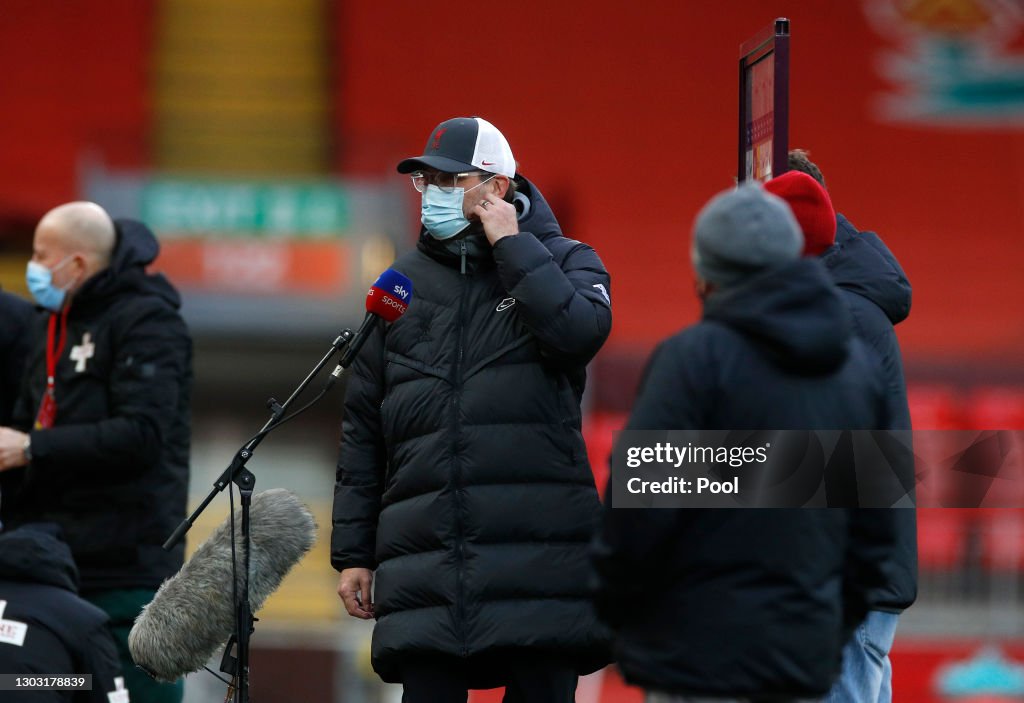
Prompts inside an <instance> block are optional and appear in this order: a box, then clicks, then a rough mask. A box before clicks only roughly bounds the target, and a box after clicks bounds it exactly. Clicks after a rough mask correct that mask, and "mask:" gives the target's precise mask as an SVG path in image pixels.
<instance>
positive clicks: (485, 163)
mask: <svg viewBox="0 0 1024 703" xmlns="http://www.w3.org/2000/svg"><path fill="white" fill-rule="evenodd" d="M480 165H481V166H493V165H494V162H493V161H481V162H480Z"/></svg>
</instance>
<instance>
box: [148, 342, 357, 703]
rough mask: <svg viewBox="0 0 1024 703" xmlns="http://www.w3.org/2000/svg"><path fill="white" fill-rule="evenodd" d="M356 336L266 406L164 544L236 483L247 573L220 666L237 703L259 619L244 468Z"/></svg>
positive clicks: (244, 695) (248, 479) (242, 697)
mask: <svg viewBox="0 0 1024 703" xmlns="http://www.w3.org/2000/svg"><path fill="white" fill-rule="evenodd" d="M354 337H355V333H353V332H352V330H350V329H345V330H342V332H341V334H339V335H338V337H337V338H336V339H335V340H334V342H332V343H331V349H330V351H328V352H327V353H326V354H325V355H324V357H323V358H322V359H320V361H319V362H318V363H317V365H316V366H315V367H314V368H313V370H312V371H311V372H310V373H309V375H307V376H306V378H304V379H303V380H302V382H301V383H300V384H299V385H298V387H297V388H296V389H295V390H294V391H293V392H292V394H291V395H290V396H289V397H288V399H287V400H286V401H284V403H279V402H277V400H276V399H274V398H271V399H270V400H268V401H267V407H268V408H269V409H270V419H269V420H267V422H266V424H265V425H263V428H262V429H261V430H260V431H259V432H258V433H257V434H256V435H255V436H254V437H253V438H252V439H250V440H249V441H248V442H246V443H245V444H244V445H243V446H242V448H241V449H239V450H238V452H236V453H235V456H234V458H233V459H232V460H231V463H230V464H229V465H228V467H227V468H226V469H225V470H224V472H223V473H222V474H221V475H220V477H219V478H218V479H217V481H216V482H215V483H214V484H213V489H212V490H211V491H210V494H209V495H207V496H206V498H205V500H203V502H202V503H200V505H199V507H198V508H196V509H195V511H194V512H193V513H192V514H191V515H189V516H188V517H187V518H185V520H183V521H182V523H181V524H180V525H178V527H177V529H175V530H174V532H173V533H172V534H171V536H170V537H168V538H167V541H166V542H165V543H164V549H165V550H167V551H170V550H171V549H173V548H174V546H175V545H176V544H177V543H178V542H180V541H181V539H182V538H183V537H184V536H185V533H186V532H188V531H189V529H190V528H191V527H192V525H193V523H195V521H196V519H197V518H198V517H199V515H200V514H201V513H202V512H203V511H204V510H205V509H206V507H207V506H208V505H209V504H210V502H211V501H212V500H213V499H214V498H215V497H216V495H217V494H218V493H220V492H221V491H223V490H224V489H225V488H226V487H227V486H228V484H229V483H234V484H235V485H236V486H238V492H239V494H240V495H241V504H242V561H243V564H244V568H245V571H244V573H243V576H242V588H241V598H239V600H238V603H237V606H236V608H237V610H236V622H235V634H234V635H232V636H231V638H230V639H229V640H228V643H227V646H226V647H225V649H224V656H223V658H222V659H221V665H220V670H221V671H223V672H224V673H226V674H229V675H231V676H232V677H233V678H234V682H233V686H234V689H235V701H236V703H248V701H249V638H250V636H251V635H252V633H253V632H254V631H255V629H256V628H255V622H256V619H255V618H254V617H253V613H252V606H251V605H250V603H249V557H250V546H251V545H250V538H249V508H250V506H251V504H252V491H253V487H254V486H255V484H256V477H255V476H254V475H253V473H252V472H251V471H249V470H248V469H247V468H246V467H245V465H246V462H248V461H249V459H251V458H252V455H253V452H254V451H255V449H256V447H257V446H259V443H260V442H262V441H263V438H264V437H266V436H267V434H269V433H270V431H271V430H273V429H275V427H277V425H278V424H280V423H281V421H282V418H284V417H285V415H286V413H287V412H288V408H289V407H291V405H292V403H294V402H295V399H296V398H298V397H299V395H301V394H302V392H303V391H304V390H305V389H306V386H308V385H309V384H310V382H311V381H312V380H313V378H314V377H315V376H316V375H317V374H318V373H320V370H321V369H322V368H323V367H324V366H326V365H327V363H328V362H329V361H330V359H331V357H332V356H334V355H335V354H336V353H337V352H339V351H341V350H342V349H344V348H345V347H348V346H349V344H350V342H351V341H352V339H353V338H354ZM347 351H348V350H347ZM343 356H344V358H343V359H342V361H343V362H344V361H346V360H347V361H348V362H349V363H351V359H352V357H353V356H354V354H344V355H343ZM347 366H348V364H343V365H340V366H339V367H338V368H336V369H335V371H334V374H332V376H331V379H330V380H329V381H328V384H329V385H328V388H329V387H330V385H332V384H333V383H334V382H335V381H336V380H337V378H338V376H339V375H340V372H341V371H340V370H341V368H344V367H347ZM325 390H326V388H325ZM232 517H233V516H232ZM233 529H234V526H232V530H233ZM234 588H235V584H232V589H234ZM232 645H236V652H237V654H236V655H235V656H234V657H232V656H231V648H232Z"/></svg>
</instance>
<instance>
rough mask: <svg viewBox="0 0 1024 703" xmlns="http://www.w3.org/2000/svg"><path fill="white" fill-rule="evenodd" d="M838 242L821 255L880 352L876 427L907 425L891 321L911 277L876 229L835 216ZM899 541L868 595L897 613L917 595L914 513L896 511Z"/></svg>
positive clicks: (898, 317)
mask: <svg viewBox="0 0 1024 703" xmlns="http://www.w3.org/2000/svg"><path fill="white" fill-rule="evenodd" d="M836 224H837V228H836V243H835V245H834V246H833V247H831V248H830V249H828V250H827V251H826V252H825V253H824V254H823V255H822V257H821V258H822V261H823V262H824V264H825V266H826V267H827V268H828V272H829V274H830V275H831V277H832V280H833V281H835V283H836V285H838V286H839V290H840V293H841V294H842V296H843V300H844V302H846V304H847V307H848V309H849V310H850V313H851V317H852V320H853V329H854V333H855V334H856V335H857V337H859V338H860V339H861V340H863V341H864V343H865V344H867V346H868V347H869V348H870V349H872V350H873V351H874V352H875V354H876V355H877V356H878V359H879V360H880V361H881V365H882V378H883V380H884V381H885V385H886V398H887V400H888V404H889V412H888V415H889V424H888V425H887V426H885V427H879V428H877V429H887V430H909V429H911V425H910V407H909V405H908V404H907V384H906V381H905V380H904V377H903V358H902V355H901V354H900V345H899V341H898V340H897V339H896V332H895V330H894V329H893V326H894V325H896V324H899V323H900V322H902V321H903V320H905V319H906V318H907V316H908V315H909V314H910V300H911V289H910V282H909V281H908V280H907V276H906V274H905V273H904V272H903V269H902V267H901V266H900V265H899V262H898V261H897V260H896V257H895V256H893V254H892V252H891V251H889V248H888V247H887V246H886V245H885V244H884V243H883V242H882V240H881V239H879V237H878V235H876V234H875V233H874V232H859V231H858V230H857V228H856V227H854V226H853V225H852V224H851V223H850V221H849V220H847V219H846V218H845V217H843V216H842V215H838V216H837V217H836ZM895 518H896V520H897V524H898V537H899V539H898V542H897V545H896V550H895V552H894V553H893V554H892V555H891V556H890V557H889V558H887V559H886V560H885V562H884V567H885V569H886V571H887V572H888V574H889V577H888V578H887V579H886V583H885V585H884V586H882V587H881V588H879V589H876V590H875V591H874V592H873V593H872V594H871V601H872V607H873V608H875V609H878V610H885V611H890V612H900V611H902V610H903V609H905V608H909V607H910V606H911V604H913V602H914V600H915V599H916V598H917V513H916V511H914V510H911V509H901V510H897V511H896V515H895Z"/></svg>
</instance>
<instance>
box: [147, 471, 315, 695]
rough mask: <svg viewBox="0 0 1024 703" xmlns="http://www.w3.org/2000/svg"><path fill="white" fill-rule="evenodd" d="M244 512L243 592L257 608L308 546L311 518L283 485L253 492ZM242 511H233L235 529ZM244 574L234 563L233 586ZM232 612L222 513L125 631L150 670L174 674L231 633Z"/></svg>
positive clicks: (195, 664) (193, 666) (195, 667)
mask: <svg viewBox="0 0 1024 703" xmlns="http://www.w3.org/2000/svg"><path fill="white" fill-rule="evenodd" d="M249 516H250V524H249V535H250V537H251V546H250V553H249V555H250V556H249V559H250V578H249V599H250V601H251V604H252V611H253V612H256V611H258V610H259V609H260V608H261V607H262V606H263V602H264V601H265V600H266V599H267V598H268V597H269V596H270V594H272V593H273V592H274V591H275V590H277V587H278V586H280V585H281V581H282V579H284V577H285V574H287V573H288V571H289V570H290V569H291V568H292V566H294V565H295V564H296V563H297V562H298V561H299V559H301V558H302V556H303V555H304V554H305V553H306V552H308V551H309V550H310V548H311V547H312V546H313V542H315V541H316V523H315V522H314V521H313V515H312V514H311V513H310V512H309V509H308V508H307V507H306V506H305V505H304V504H303V503H302V501H300V500H299V498H298V497H297V496H296V495H295V494H294V493H291V492H290V491H286V490H284V489H283V488H274V489H271V490H269V491H264V492H263V493H257V494H255V495H253V497H252V507H251V509H250V512H249ZM241 517H242V516H241V514H239V515H237V516H236V519H235V530H236V531H239V532H240V531H241ZM229 519H230V518H229ZM244 578H245V574H244V567H242V568H240V569H238V591H239V594H241V589H242V587H243V585H244ZM236 615H237V613H236V611H235V604H234V602H233V594H232V588H231V526H230V524H229V520H225V521H224V522H223V523H221V525H220V526H219V527H218V528H217V529H216V530H215V531H214V533H213V534H212V535H211V536H210V538H209V539H208V540H206V541H205V542H204V543H203V544H202V545H201V546H200V547H199V549H197V550H196V552H195V554H193V555H192V558H191V559H189V561H188V563H187V564H185V566H183V567H182V568H181V571H179V572H178V573H177V574H175V575H174V576H172V577H171V578H169V579H168V580H167V581H164V583H163V585H161V586H160V590H158V591H157V592H156V596H155V597H154V598H153V601H152V602H151V603H150V604H149V605H147V606H146V607H145V608H143V610H142V612H141V613H140V614H139V616H138V618H136V619H135V625H134V626H133V627H132V630H131V633H130V634H129V635H128V649H129V650H130V651H131V655H132V659H134V660H135V663H136V664H138V665H139V666H140V667H142V668H143V669H144V670H145V671H146V672H147V673H148V674H149V675H150V676H152V677H153V678H155V679H157V680H159V681H175V680H176V679H178V678H180V677H182V676H184V675H185V674H189V673H192V672H194V671H199V670H200V669H202V668H203V666H204V665H205V664H206V662H207V661H209V659H210V657H212V656H213V654H214V653H215V652H216V650H217V649H218V648H219V647H221V646H223V645H224V643H225V642H226V641H227V640H228V638H229V637H231V635H232V634H234V632H235V626H236V624H237V623H236V622H235V620H236Z"/></svg>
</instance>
